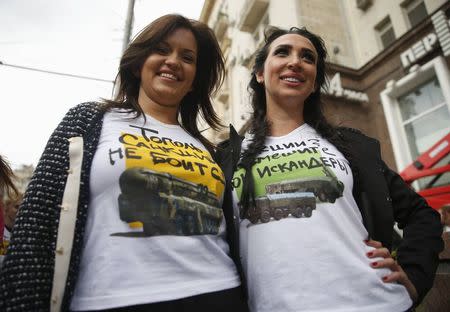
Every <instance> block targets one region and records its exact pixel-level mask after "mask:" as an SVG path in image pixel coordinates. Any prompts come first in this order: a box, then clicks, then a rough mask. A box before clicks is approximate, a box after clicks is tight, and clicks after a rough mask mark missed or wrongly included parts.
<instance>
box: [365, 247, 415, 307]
mask: <svg viewBox="0 0 450 312" xmlns="http://www.w3.org/2000/svg"><path fill="white" fill-rule="evenodd" d="M365 243H366V245H367V246H370V247H374V248H375V249H374V250H371V251H369V252H368V253H367V257H368V258H370V259H371V258H383V260H376V261H374V262H372V263H371V264H370V265H371V267H372V268H375V269H381V268H387V269H390V270H391V273H390V274H388V275H386V276H383V278H382V280H383V282H384V283H399V284H402V285H403V286H405V288H406V290H407V291H408V293H409V296H410V297H411V299H412V300H413V302H415V301H416V300H417V290H416V287H414V285H413V283H412V282H411V281H410V279H409V278H408V275H406V273H405V271H403V269H402V267H401V266H400V265H399V264H398V263H397V261H395V260H394V259H393V258H392V256H391V253H390V252H389V250H388V249H387V248H385V247H383V245H382V244H381V242H378V241H375V240H367V241H365Z"/></svg>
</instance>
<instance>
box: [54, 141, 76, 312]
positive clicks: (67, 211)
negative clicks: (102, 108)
mask: <svg viewBox="0 0 450 312" xmlns="http://www.w3.org/2000/svg"><path fill="white" fill-rule="evenodd" d="M82 160H83V138H82V137H73V138H69V164H70V168H69V170H68V175H67V181H66V187H65V189H64V195H63V200H62V204H61V205H60V208H61V213H60V217H59V225H58V237H57V241H56V250H55V271H54V273H53V288H52V294H51V302H50V311H52V312H58V311H60V310H61V305H62V300H63V297H64V290H65V288H66V281H67V275H68V272H69V264H70V257H71V254H72V245H73V237H74V234H75V223H76V218H77V210H78V198H79V192H80V177H81V165H82Z"/></svg>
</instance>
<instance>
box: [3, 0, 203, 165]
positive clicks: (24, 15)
mask: <svg viewBox="0 0 450 312" xmlns="http://www.w3.org/2000/svg"><path fill="white" fill-rule="evenodd" d="M135 2H136V3H135V11H134V12H135V21H134V28H133V33H137V32H138V31H139V30H140V29H141V28H143V27H144V26H146V25H147V24H148V23H150V22H151V21H152V20H154V19H155V18H157V17H159V16H161V15H164V14H167V13H180V14H183V15H184V16H187V17H190V18H195V19H198V18H199V16H200V12H201V9H202V6H203V2H204V0H136V1H135ZM127 5H128V0H0V62H3V63H4V64H11V65H17V66H24V67H32V68H38V69H43V70H48V71H55V72H62V73H68V74H73V75H80V76H87V77H94V78H99V79H103V80H108V81H112V80H114V77H115V75H116V73H117V67H118V63H119V59H120V56H121V49H122V40H123V30H124V26H125V18H126V12H127ZM111 92H112V83H111V82H102V81H93V80H87V79H78V78H71V77H64V76H58V75H51V74H44V73H40V72H34V71H29V70H23V69H17V68H14V67H10V66H2V65H0V99H1V100H0V108H1V110H0V154H1V155H2V156H5V157H6V158H7V159H8V160H9V161H10V163H11V164H12V166H13V167H14V168H17V167H19V166H20V165H22V164H34V165H36V164H37V161H38V160H39V157H40V155H41V153H42V151H43V149H44V147H45V144H46V142H47V139H48V137H49V136H50V134H51V133H52V131H53V130H54V129H55V127H56V126H57V124H58V122H59V121H60V120H61V118H62V117H63V116H64V114H65V113H66V112H67V110H68V109H69V108H70V107H73V106H75V105H76V104H78V103H81V102H85V101H92V100H98V99H99V98H100V97H107V98H109V97H111Z"/></svg>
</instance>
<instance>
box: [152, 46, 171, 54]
mask: <svg viewBox="0 0 450 312" xmlns="http://www.w3.org/2000/svg"><path fill="white" fill-rule="evenodd" d="M155 52H156V53H159V54H167V53H169V49H168V48H167V47H163V46H156V47H155Z"/></svg>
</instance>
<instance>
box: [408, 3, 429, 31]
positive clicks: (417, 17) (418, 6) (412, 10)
mask: <svg viewBox="0 0 450 312" xmlns="http://www.w3.org/2000/svg"><path fill="white" fill-rule="evenodd" d="M402 6H403V9H404V11H405V15H406V17H407V19H408V22H409V24H410V26H411V28H412V27H414V26H416V25H417V24H419V23H420V22H421V21H423V20H424V19H425V18H426V17H427V16H428V12H427V8H426V7H425V3H424V2H423V1H417V0H415V1H414V0H413V1H405V2H404V3H403V4H402Z"/></svg>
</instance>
